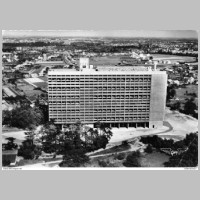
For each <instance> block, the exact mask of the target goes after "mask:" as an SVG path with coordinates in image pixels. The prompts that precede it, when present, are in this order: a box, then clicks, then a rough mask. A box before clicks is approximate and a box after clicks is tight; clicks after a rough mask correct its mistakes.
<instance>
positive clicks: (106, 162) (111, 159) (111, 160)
mask: <svg viewBox="0 0 200 200" xmlns="http://www.w3.org/2000/svg"><path fill="white" fill-rule="evenodd" d="M121 154H122V153H121ZM123 154H125V157H124V159H125V158H126V155H127V153H123ZM117 155H119V154H115V153H113V154H112V155H109V156H108V155H105V156H103V157H97V158H91V159H90V161H89V162H88V163H87V164H85V165H84V167H124V165H123V162H124V159H122V160H119V159H117Z"/></svg>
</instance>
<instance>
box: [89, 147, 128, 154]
mask: <svg viewBox="0 0 200 200" xmlns="http://www.w3.org/2000/svg"><path fill="white" fill-rule="evenodd" d="M129 149H130V145H129V144H128V145H118V146H114V147H111V148H109V149H106V150H102V151H99V152H97V153H94V154H91V155H90V156H97V155H103V154H108V153H118V152H122V151H126V150H129Z"/></svg>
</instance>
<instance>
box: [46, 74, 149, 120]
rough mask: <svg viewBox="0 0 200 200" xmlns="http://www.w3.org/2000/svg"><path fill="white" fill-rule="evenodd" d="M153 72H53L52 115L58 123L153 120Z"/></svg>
mask: <svg viewBox="0 0 200 200" xmlns="http://www.w3.org/2000/svg"><path fill="white" fill-rule="evenodd" d="M150 94H151V74H116V75H113V74H107V75H105V74H103V75H102V74H98V75H96V74H95V75H93V74H92V75H91V74H88V75H85V74H83V75H67V74H63V75H49V78H48V98H49V118H50V119H55V123H57V124H71V123H74V122H76V121H77V120H81V122H82V123H95V122H97V121H101V122H106V123H132V122H136V123H140V122H149V112H150Z"/></svg>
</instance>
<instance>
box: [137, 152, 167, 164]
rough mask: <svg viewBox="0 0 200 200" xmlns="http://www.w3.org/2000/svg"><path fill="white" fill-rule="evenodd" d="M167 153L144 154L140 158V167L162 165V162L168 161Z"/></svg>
mask: <svg viewBox="0 0 200 200" xmlns="http://www.w3.org/2000/svg"><path fill="white" fill-rule="evenodd" d="M169 157H170V156H168V155H166V154H164V153H160V152H157V151H155V152H153V153H150V154H145V155H143V156H142V157H141V158H140V164H141V166H142V167H164V165H163V163H164V162H167V161H169Z"/></svg>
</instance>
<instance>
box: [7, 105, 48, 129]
mask: <svg viewBox="0 0 200 200" xmlns="http://www.w3.org/2000/svg"><path fill="white" fill-rule="evenodd" d="M43 121H44V116H43V113H42V112H41V111H40V110H39V109H38V108H31V107H20V108H16V109H13V110H11V111H7V112H4V113H3V124H7V125H9V126H12V127H17V128H22V129H29V130H33V129H34V128H35V126H38V125H39V124H42V122H43Z"/></svg>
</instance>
